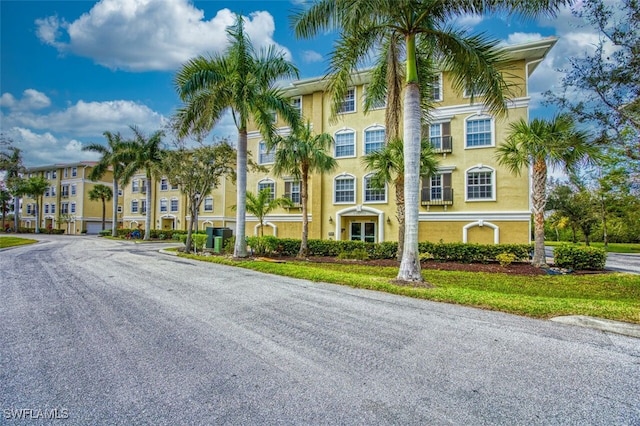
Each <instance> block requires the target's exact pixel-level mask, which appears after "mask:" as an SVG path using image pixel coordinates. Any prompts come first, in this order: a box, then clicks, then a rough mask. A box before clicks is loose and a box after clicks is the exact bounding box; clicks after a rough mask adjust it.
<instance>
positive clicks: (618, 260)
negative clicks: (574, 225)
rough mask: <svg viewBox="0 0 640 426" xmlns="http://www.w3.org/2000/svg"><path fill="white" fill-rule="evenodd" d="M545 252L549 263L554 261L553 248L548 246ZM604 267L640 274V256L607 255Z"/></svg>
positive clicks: (624, 254)
mask: <svg viewBox="0 0 640 426" xmlns="http://www.w3.org/2000/svg"><path fill="white" fill-rule="evenodd" d="M544 251H545V255H546V257H547V258H548V259H549V261H553V247H551V246H546V247H545V248H544ZM604 267H605V269H608V270H610V271H616V272H626V273H629V274H640V254H626V253H607V261H606V263H605V265H604Z"/></svg>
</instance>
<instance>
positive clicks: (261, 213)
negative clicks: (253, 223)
mask: <svg viewBox="0 0 640 426" xmlns="http://www.w3.org/2000/svg"><path fill="white" fill-rule="evenodd" d="M291 205H292V203H291V200H289V199H288V198H271V191H270V190H269V189H268V188H265V189H263V190H262V191H260V192H258V194H257V195H256V194H254V193H253V192H251V191H247V207H246V208H247V211H248V212H249V213H251V214H253V215H255V216H256V217H257V218H258V222H260V236H264V218H265V217H266V216H267V215H268V214H269V213H271V212H272V211H273V210H274V209H276V208H277V207H289V206H291Z"/></svg>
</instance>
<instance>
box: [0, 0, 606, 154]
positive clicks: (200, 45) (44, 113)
mask: <svg viewBox="0 0 640 426" xmlns="http://www.w3.org/2000/svg"><path fill="white" fill-rule="evenodd" d="M303 7H304V2H303V1H302V0H280V1H268V0H267V1H239V0H225V1H223V0H220V1H191V0H101V1H99V2H95V1H6V0H0V14H1V22H0V29H1V34H0V41H1V44H0V53H1V63H0V67H1V68H0V96H1V97H0V111H1V113H0V130H1V131H2V133H3V134H4V135H5V136H6V137H9V138H11V139H12V140H13V141H14V144H15V145H16V146H18V147H19V148H21V149H23V152H24V158H25V163H26V165H27V166H38V165H45V164H53V163H61V162H71V161H79V160H95V159H96V158H97V157H95V156H94V155H92V154H91V153H88V152H83V151H82V150H81V149H82V146H83V145H85V144H87V143H89V142H98V143H103V142H104V141H105V139H104V137H103V136H102V133H103V132H104V131H105V130H109V131H111V132H117V131H120V132H121V133H122V134H123V135H124V136H125V137H127V136H129V135H130V131H129V125H136V126H138V127H140V128H141V129H142V130H144V131H145V132H148V133H150V132H153V131H155V130H158V129H160V128H162V126H163V125H164V123H166V120H167V119H168V118H169V117H170V116H171V115H172V114H173V112H174V111H175V109H176V108H177V107H178V106H179V105H180V102H179V100H178V98H177V96H176V92H175V88H174V86H173V77H174V75H175V73H176V71H177V69H178V68H179V67H180V64H181V63H184V62H185V61H186V60H188V59H189V58H191V57H193V56H196V55H199V54H207V53H215V52H221V51H222V50H224V48H225V47H226V34H225V27H226V26H227V25H229V24H230V23H232V22H233V14H235V13H240V14H242V15H243V16H244V17H245V19H246V30H247V33H248V34H249V35H250V36H251V39H252V42H253V43H254V45H256V46H257V47H261V46H267V45H270V44H275V45H276V46H277V47H278V48H280V49H282V50H283V51H284V52H285V54H286V55H287V57H288V58H289V59H290V60H291V61H293V62H294V63H295V65H296V66H297V67H298V69H299V70H300V76H301V78H309V77H317V76H322V75H324V73H325V71H326V66H327V59H328V54H329V53H330V51H331V48H332V41H333V39H334V37H335V35H334V34H326V35H324V36H322V37H319V38H316V39H313V40H297V39H296V38H295V37H294V36H293V34H292V31H291V29H290V24H289V16H290V14H291V13H292V11H293V10H296V9H298V10H299V9H300V8H303ZM576 7H580V4H579V3H578V5H577V6H576ZM455 24H456V25H459V26H464V27H465V28H469V29H470V30H472V31H474V32H478V31H486V32H487V33H488V34H489V35H491V36H493V37H496V38H498V39H500V40H503V41H504V43H508V44H514V43H520V42H525V41H533V40H538V39H540V38H543V37H549V36H554V37H559V42H558V43H557V44H556V46H555V47H554V48H553V49H552V51H551V53H550V55H549V56H548V58H547V59H546V60H545V62H543V63H542V64H541V65H540V66H539V67H538V69H537V70H536V72H535V74H534V76H533V78H532V80H531V87H530V95H531V98H532V102H531V116H532V117H536V116H548V115H551V114H553V112H554V111H553V110H550V109H549V108H548V107H544V106H543V105H542V104H541V101H542V96H541V93H542V92H543V91H545V90H547V89H553V88H554V87H559V86H558V79H559V78H560V76H561V74H560V73H559V72H558V71H557V69H559V68H562V67H566V66H567V62H566V60H567V58H568V57H571V56H580V55H582V54H583V52H585V51H586V50H589V49H591V46H592V45H593V44H595V42H596V41H597V36H596V34H595V33H594V32H593V30H592V29H590V28H585V27H583V26H581V21H579V20H578V19H576V18H574V17H573V16H572V15H571V11H570V10H569V9H564V10H563V11H561V13H560V15H559V16H558V17H557V18H555V19H552V20H551V19H543V20H540V21H537V22H536V21H528V22H522V21H521V20H519V19H517V18H514V17H505V16H493V17H476V16H466V17H461V18H460V19H459V20H458V21H457V22H456V23H455ZM214 133H215V134H216V135H217V136H220V137H230V138H231V139H233V138H235V128H234V126H233V123H232V122H231V120H230V119H225V120H222V122H221V123H220V125H219V126H218V127H217V128H216V129H215V131H214ZM166 142H167V143H170V142H171V141H170V139H169V138H167V140H166Z"/></svg>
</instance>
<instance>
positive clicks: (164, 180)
mask: <svg viewBox="0 0 640 426" xmlns="http://www.w3.org/2000/svg"><path fill="white" fill-rule="evenodd" d="M168 189H169V181H168V180H167V178H162V179H160V191H166V190H168Z"/></svg>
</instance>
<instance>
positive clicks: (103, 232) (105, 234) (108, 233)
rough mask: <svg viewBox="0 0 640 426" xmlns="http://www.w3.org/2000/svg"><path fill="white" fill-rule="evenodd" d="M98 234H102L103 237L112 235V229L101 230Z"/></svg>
mask: <svg viewBox="0 0 640 426" xmlns="http://www.w3.org/2000/svg"><path fill="white" fill-rule="evenodd" d="M98 235H100V236H101V237H108V236H109V235H111V229H105V230H104V231H100V232H98Z"/></svg>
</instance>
